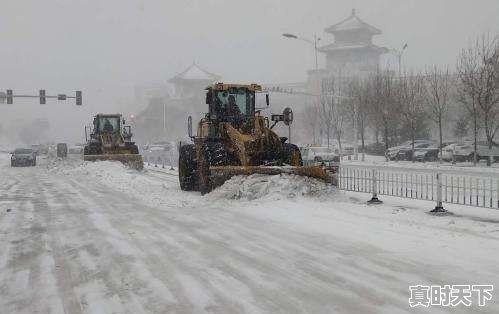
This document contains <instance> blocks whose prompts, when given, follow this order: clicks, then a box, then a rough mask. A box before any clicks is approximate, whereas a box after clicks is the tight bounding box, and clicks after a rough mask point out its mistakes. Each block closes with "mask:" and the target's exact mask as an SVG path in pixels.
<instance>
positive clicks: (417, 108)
mask: <svg viewBox="0 0 499 314" xmlns="http://www.w3.org/2000/svg"><path fill="white" fill-rule="evenodd" d="M424 91H425V90H424V82H423V77H422V76H421V75H420V74H415V75H412V74H410V75H405V76H403V77H400V79H399V82H398V95H399V97H398V99H399V105H400V108H401V113H402V118H403V119H404V120H405V122H406V123H407V125H408V126H409V131H410V137H411V147H412V154H411V160H412V161H413V162H414V158H413V157H414V141H415V140H416V131H417V129H418V122H419V121H420V120H421V119H422V118H423V116H424V114H425V110H424V109H425V108H424V102H423V97H424Z"/></svg>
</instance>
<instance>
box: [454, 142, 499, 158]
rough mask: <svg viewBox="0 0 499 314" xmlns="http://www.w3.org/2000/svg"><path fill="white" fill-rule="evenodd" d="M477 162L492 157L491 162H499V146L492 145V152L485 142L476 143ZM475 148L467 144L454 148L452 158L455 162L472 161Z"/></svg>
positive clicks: (471, 144)
mask: <svg viewBox="0 0 499 314" xmlns="http://www.w3.org/2000/svg"><path fill="white" fill-rule="evenodd" d="M476 150H477V160H482V159H484V160H487V159H488V158H489V157H490V156H492V159H493V161H496V162H497V161H499V145H497V144H494V145H493V146H492V150H489V146H488V145H487V143H486V142H477V149H476ZM474 153H475V147H474V144H473V143H467V144H466V145H463V146H457V145H456V146H455V148H454V158H455V160H456V161H473V156H474Z"/></svg>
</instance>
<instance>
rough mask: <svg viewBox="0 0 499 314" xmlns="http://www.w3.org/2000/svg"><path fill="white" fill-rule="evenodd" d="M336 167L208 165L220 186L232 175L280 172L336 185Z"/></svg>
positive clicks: (215, 181) (212, 176)
mask: <svg viewBox="0 0 499 314" xmlns="http://www.w3.org/2000/svg"><path fill="white" fill-rule="evenodd" d="M337 169H338V168H337V167H334V166H332V167H322V166H282V167H279V166H246V167H244V166H212V167H210V177H211V180H212V182H214V183H215V185H216V186H220V185H222V184H223V182H225V181H226V180H228V179H230V177H232V176H237V175H252V174H256V173H258V174H268V175H276V174H281V173H287V174H295V175H299V176H304V177H310V178H315V179H318V180H321V181H324V182H326V183H331V184H332V185H334V186H336V185H337V182H338V180H337V176H336V172H337Z"/></svg>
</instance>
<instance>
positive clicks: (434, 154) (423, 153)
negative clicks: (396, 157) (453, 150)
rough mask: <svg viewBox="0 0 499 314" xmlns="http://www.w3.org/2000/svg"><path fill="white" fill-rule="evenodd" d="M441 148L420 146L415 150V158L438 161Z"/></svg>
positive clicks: (423, 160)
mask: <svg viewBox="0 0 499 314" xmlns="http://www.w3.org/2000/svg"><path fill="white" fill-rule="evenodd" d="M439 152H440V149H439V148H438V147H435V146H433V147H427V148H418V149H415V150H414V160H416V161H422V162H426V161H437V160H438V153H439Z"/></svg>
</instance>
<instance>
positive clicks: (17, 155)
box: [10, 148, 36, 167]
mask: <svg viewBox="0 0 499 314" xmlns="http://www.w3.org/2000/svg"><path fill="white" fill-rule="evenodd" d="M10 165H11V166H12V167H18V166H32V167H34V166H36V152H35V151H34V150H33V149H31V148H17V149H16V150H14V152H12V156H11V157H10Z"/></svg>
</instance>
